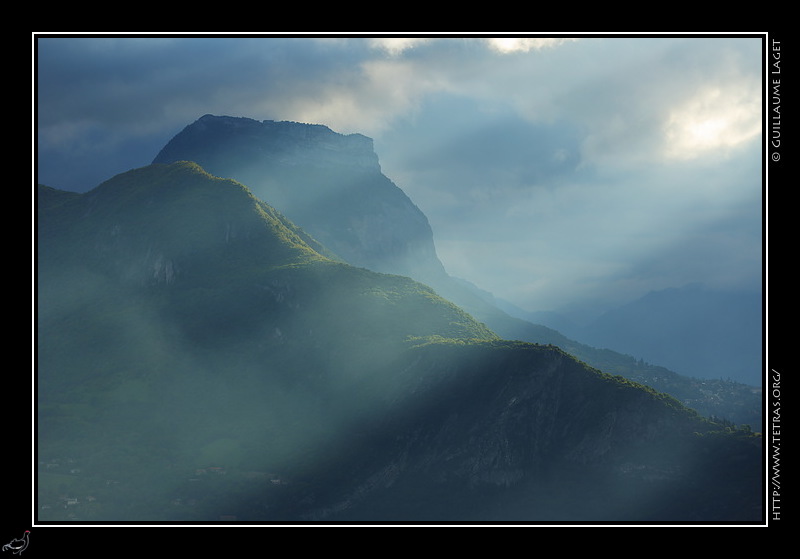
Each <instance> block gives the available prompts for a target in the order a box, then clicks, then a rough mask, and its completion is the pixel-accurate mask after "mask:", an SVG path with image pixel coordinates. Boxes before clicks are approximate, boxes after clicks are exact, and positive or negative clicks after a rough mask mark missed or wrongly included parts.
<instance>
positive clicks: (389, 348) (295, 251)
mask: <svg viewBox="0 0 800 559" xmlns="http://www.w3.org/2000/svg"><path fill="white" fill-rule="evenodd" d="M36 203H37V208H36V211H37V214H36V342H37V343H36V350H37V353H36V363H35V365H36V378H35V383H36V387H35V388H36V397H37V402H36V438H37V440H36V472H35V476H36V503H35V506H36V517H37V520H38V521H40V522H42V523H65V522H66V523H70V522H72V523H93V522H142V523H179V522H208V523H217V522H222V523H224V522H236V523H361V522H400V523H419V522H435V523H457V522H488V523H492V522H524V523H547V522H646V523H658V522H680V523H708V522H727V523H758V522H760V521H761V520H762V519H763V511H762V490H763V477H762V475H763V473H762V457H763V449H762V438H761V434H760V430H761V427H762V425H761V417H762V407H761V402H762V395H761V389H760V387H755V386H750V385H748V384H744V383H740V382H737V381H734V380H731V379H721V378H720V379H708V378H706V379H699V378H695V377H691V376H686V375H682V374H679V373H677V372H675V371H672V370H670V369H669V368H667V367H665V366H664V365H663V364H662V363H648V362H646V361H644V360H642V359H641V358H635V357H633V356H631V355H630V354H628V353H625V351H623V350H619V349H614V348H613V347H612V345H609V346H608V347H606V346H605V345H600V342H599V341H598V342H597V343H598V345H593V344H594V341H595V340H599V339H600V338H599V336H596V337H595V338H593V339H589V338H588V337H587V340H586V341H580V340H578V339H577V338H576V339H573V337H572V336H567V335H565V334H564V333H562V332H560V331H558V330H557V329H555V328H552V327H549V326H545V325H542V324H540V323H537V322H535V321H533V319H530V318H525V317H522V316H521V315H519V314H513V313H509V312H506V310H504V309H503V308H502V306H501V305H498V304H497V302H496V301H493V300H492V299H491V298H487V297H486V296H485V294H483V293H481V292H480V290H478V289H476V288H475V287H474V286H471V285H470V284H469V283H468V282H464V281H460V280H457V279H455V278H453V277H451V276H450V275H449V274H448V273H447V272H446V270H445V268H444V266H443V265H442V263H441V262H440V261H439V259H438V257H437V255H436V249H435V246H434V241H433V235H432V230H431V226H430V225H429V223H428V220H427V218H426V217H425V215H424V214H423V213H422V211H421V210H420V209H419V208H418V207H417V206H416V205H415V204H414V203H413V202H412V201H411V200H410V199H409V198H408V196H406V194H405V193H404V192H403V191H402V190H401V188H399V187H398V186H397V185H395V184H394V183H393V182H392V181H391V180H390V179H389V178H388V177H386V176H385V175H384V174H383V172H382V171H381V167H380V164H379V162H378V157H377V155H376V154H375V152H374V149H373V146H372V141H371V140H370V139H369V138H367V137H366V136H363V135H360V134H350V135H342V134H338V133H336V132H334V131H332V130H330V129H329V128H327V127H326V126H321V125H309V124H302V123H295V122H276V121H263V122H262V121H256V120H252V119H248V118H238V117H221V116H213V115H205V116H203V117H201V118H199V119H198V120H197V121H195V122H193V123H191V124H189V125H188V126H186V128H185V129H184V130H183V131H181V132H180V133H179V134H177V135H176V136H175V137H174V138H173V139H172V140H171V141H170V142H169V143H168V144H167V145H165V146H164V148H163V149H162V150H161V152H160V153H159V154H158V155H157V156H156V157H155V158H154V160H153V162H152V164H150V165H147V166H144V167H141V168H137V169H132V170H130V171H128V172H125V173H121V174H119V175H117V176H114V177H111V178H109V179H108V180H107V181H105V182H103V183H102V184H100V185H99V186H97V187H95V188H93V189H91V190H88V191H87V192H84V193H76V192H70V191H65V190H60V189H58V185H38V186H37V193H36ZM693 293H694V292H692V293H690V295H693ZM637 316H640V315H636V314H635V313H634V312H633V311H630V312H628V314H625V313H620V314H619V316H617V317H614V318H615V319H616V320H618V321H619V322H621V323H622V324H623V325H624V326H625V327H626V328H628V329H629V330H624V329H623V327H622V326H620V327H619V328H617V329H615V330H614V332H623V331H630V330H635V329H636V325H635V324H631V323H630V321H631V320H637V318H636V317H637ZM609 328H610V327H609ZM615 328H616V327H615ZM608 343H609V344H613V343H616V341H614V342H611V341H609V342H608ZM619 343H622V342H619ZM687 347H688V344H687ZM676 351H680V347H678V348H677V349H676Z"/></svg>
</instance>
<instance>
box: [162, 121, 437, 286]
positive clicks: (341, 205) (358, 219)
mask: <svg viewBox="0 0 800 559" xmlns="http://www.w3.org/2000/svg"><path fill="white" fill-rule="evenodd" d="M179 160H189V161H195V162H196V163H198V164H200V165H201V166H202V167H203V168H204V169H205V170H207V171H208V172H210V173H212V174H214V175H217V176H221V177H225V178H233V179H235V180H237V181H239V182H241V183H243V184H245V185H247V186H248V187H249V188H250V189H251V190H252V191H253V193H254V194H255V195H256V196H257V197H259V198H260V199H262V200H264V201H266V202H268V203H269V204H271V205H272V206H274V207H275V208H277V209H278V210H279V211H281V212H282V213H284V214H285V215H287V216H288V217H289V218H290V219H291V220H292V221H293V222H294V223H296V224H297V225H299V226H300V227H302V228H303V229H305V230H306V231H308V232H309V233H310V234H311V235H312V236H313V237H315V238H316V239H317V240H319V241H320V242H321V243H322V244H323V245H325V246H326V247H328V248H329V249H331V250H332V251H333V252H334V253H336V254H337V255H338V256H339V257H340V258H342V259H343V260H345V261H347V262H348V263H350V264H353V265H356V266H360V267H365V268H369V269H372V270H375V271H379V272H386V273H394V274H400V275H407V276H411V277H413V278H415V279H418V280H420V281H430V280H433V279H435V278H440V277H442V276H444V275H445V273H444V268H443V266H442V264H441V262H440V261H439V259H438V257H437V256H436V250H435V248H434V243H433V234H432V231H431V228H430V225H429V223H428V220H427V218H426V217H425V215H424V214H423V213H422V212H421V211H420V210H419V208H417V207H416V206H415V205H414V204H413V203H412V202H411V200H410V199H409V198H408V197H407V196H406V195H405V193H404V192H403V191H402V190H400V189H399V188H398V187H397V186H396V185H395V184H393V183H392V182H391V181H390V180H389V179H388V178H387V177H386V176H385V175H383V174H382V172H381V168H380V164H379V163H378V156H377V155H376V154H375V152H374V149H373V144H372V140H371V139H370V138H367V137H366V136H363V135H361V134H350V135H343V134H338V133H336V132H334V131H332V130H331V129H329V128H327V127H326V126H321V125H312V124H301V123H296V122H275V121H271V120H266V121H257V120H253V119H248V118H234V117H226V116H213V115H205V116H203V117H202V118H200V119H198V120H197V121H196V122H194V123H192V124H190V125H189V126H187V127H186V128H185V129H184V130H183V131H181V132H180V133H179V134H178V135H176V136H175V137H174V138H173V139H172V140H171V141H170V142H169V143H168V144H167V145H166V146H165V147H164V148H163V149H162V151H161V152H160V153H159V154H158V156H157V157H156V158H155V159H154V161H153V162H154V163H171V162H174V161H179Z"/></svg>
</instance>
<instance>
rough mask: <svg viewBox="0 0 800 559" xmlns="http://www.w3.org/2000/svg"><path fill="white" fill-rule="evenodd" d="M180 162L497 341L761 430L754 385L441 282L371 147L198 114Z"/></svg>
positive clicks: (427, 238) (172, 148)
mask: <svg viewBox="0 0 800 559" xmlns="http://www.w3.org/2000/svg"><path fill="white" fill-rule="evenodd" d="M179 160H191V161H195V162H197V163H198V164H200V165H201V166H202V167H203V168H204V169H206V170H207V171H208V172H210V173H212V174H214V175H217V176H222V177H230V178H233V179H235V180H237V181H239V182H241V183H243V184H246V185H247V186H248V187H249V188H250V189H252V191H253V193H254V194H255V195H256V196H257V197H259V198H261V199H263V200H268V201H269V202H270V204H272V205H274V206H275V207H276V208H277V209H278V210H280V211H281V212H282V213H283V214H284V215H286V216H287V217H288V218H289V219H291V220H292V222H294V223H296V224H298V225H299V226H300V227H302V228H303V229H304V230H306V231H308V232H309V233H310V234H311V235H313V236H314V238H316V239H318V240H319V241H320V242H321V243H322V244H323V245H324V246H326V247H328V248H329V249H331V251H332V252H334V253H335V254H337V255H338V256H339V257H341V258H342V259H343V260H344V261H346V262H348V263H350V264H352V265H355V266H363V267H366V268H369V269H371V270H375V271H379V272H388V273H393V274H400V275H406V276H409V277H412V278H414V279H416V280H417V281H420V282H422V283H425V284H426V285H429V286H431V287H432V288H433V289H435V290H436V292H437V293H438V294H439V295H441V296H442V297H444V298H446V299H447V300H449V301H452V302H454V303H455V304H457V305H458V306H459V307H461V308H463V309H464V310H465V311H467V312H468V313H469V314H471V315H472V316H474V317H475V318H477V319H478V320H479V321H481V322H483V323H485V324H486V325H487V326H488V327H490V328H491V329H492V330H493V331H494V332H495V333H497V334H498V335H499V336H501V337H503V338H506V339H515V340H522V341H528V342H535V343H541V344H554V345H557V346H559V347H561V348H562V349H564V350H566V351H567V352H569V353H570V354H572V355H574V356H576V357H578V358H579V359H581V360H582V361H585V362H586V363H588V364H589V365H591V366H593V367H596V368H599V369H601V370H603V371H606V372H609V373H613V374H620V375H624V376H626V377H627V378H630V379H632V380H635V381H637V382H641V383H644V384H647V385H649V386H652V387H653V388H656V389H657V390H659V391H665V392H668V393H670V394H673V395H674V396H675V397H677V398H679V399H681V400H682V401H683V402H685V403H687V404H691V405H692V406H693V407H694V408H695V409H697V410H698V411H699V412H700V413H702V414H703V415H707V416H715V417H724V418H727V419H728V420H730V421H733V422H734V423H737V424H747V425H750V426H752V427H753V428H755V429H760V428H761V415H762V411H761V393H760V390H758V389H757V388H755V387H753V386H749V385H743V384H740V383H737V382H731V381H730V380H729V379H728V377H723V378H721V379H715V380H711V381H706V379H703V380H700V379H696V378H692V377H691V376H684V375H678V374H676V373H675V372H673V371H671V370H668V367H666V368H665V363H663V362H660V361H659V360H658V359H655V358H654V359H646V360H645V361H647V363H645V362H642V360H641V356H639V355H638V354H637V355H636V356H635V358H634V357H633V356H631V355H628V350H626V349H624V348H627V347H630V346H627V345H619V346H618V345H615V343H613V342H617V341H619V340H618V338H616V339H613V340H606V339H605V338H603V337H598V336H592V337H591V339H592V340H596V344H593V343H585V342H582V341H576V339H575V338H574V337H568V336H565V335H564V334H563V333H561V332H560V331H558V330H557V329H553V328H549V327H547V326H544V325H543V324H541V323H538V322H536V321H531V320H527V319H524V318H520V317H519V316H512V315H511V314H509V313H508V312H506V310H504V307H503V305H501V304H498V302H497V301H495V300H494V298H493V297H492V296H491V294H488V293H486V292H483V291H481V290H480V289H478V288H476V287H475V286H474V285H471V284H469V282H465V281H463V280H459V279H455V278H452V277H451V276H449V275H448V274H447V273H446V271H445V269H444V266H443V265H442V263H441V262H440V261H439V259H438V257H437V255H436V250H435V246H434V241H433V233H432V231H431V228H430V226H429V224H428V220H427V218H426V217H425V215H424V214H423V213H422V212H421V211H420V210H419V208H417V207H416V206H415V205H414V204H413V203H412V201H411V200H410V199H409V198H408V197H407V196H406V195H405V193H403V191H402V190H401V189H400V188H398V187H397V186H396V185H395V184H394V183H392V182H391V180H389V179H388V178H387V177H386V176H385V175H383V173H382V172H381V168H380V164H379V161H378V156H377V155H376V154H375V152H374V150H373V146H372V140H371V139H369V138H367V137H365V136H363V135H360V134H351V135H342V134H338V133H336V132H334V131H332V130H330V129H329V128H328V127H326V126H321V125H311V124H303V123H297V122H276V121H263V122H262V121H257V120H253V119H249V118H238V117H227V116H214V115H205V116H203V117H201V118H200V119H198V120H197V121H195V122H193V123H191V124H189V125H188V126H186V128H184V129H183V130H182V131H181V132H180V133H178V134H177V135H176V136H175V137H174V138H173V139H172V140H170V141H169V142H168V143H167V145H166V146H164V148H163V149H162V150H161V152H160V153H159V154H158V155H157V157H156V158H155V159H154V163H170V162H174V161H179ZM632 328H634V329H635V328H636V327H635V326H632ZM595 333H596V332H595ZM578 339H581V340H583V338H578ZM698 339H702V337H699V338H698ZM606 342H608V343H606ZM598 348H603V349H598ZM605 348H609V349H605ZM615 350H617V351H615ZM620 351H622V352H621V353H620ZM731 378H732V379H737V380H738V377H733V376H731Z"/></svg>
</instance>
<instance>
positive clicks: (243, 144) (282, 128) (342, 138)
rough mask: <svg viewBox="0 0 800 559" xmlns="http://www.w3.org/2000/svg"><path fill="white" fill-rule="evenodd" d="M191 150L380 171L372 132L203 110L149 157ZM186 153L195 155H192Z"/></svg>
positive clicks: (165, 158)
mask: <svg viewBox="0 0 800 559" xmlns="http://www.w3.org/2000/svg"><path fill="white" fill-rule="evenodd" d="M195 150H197V151H198V152H199V153H200V154H202V155H204V156H205V157H211V158H212V160H213V159H214V153H216V154H218V155H219V156H220V158H221V157H223V156H224V157H231V156H233V155H234V153H233V152H234V151H235V150H244V151H243V152H242V153H240V154H239V155H240V157H242V158H244V157H249V158H257V159H272V160H274V161H275V162H276V163H283V164H288V165H312V166H315V167H328V166H342V165H344V166H352V167H355V168H362V169H365V170H377V171H380V165H379V163H378V156H377V155H376V154H375V151H374V147H373V141H372V138H369V137H367V136H364V135H363V134H340V133H338V132H334V131H333V130H331V129H330V128H328V127H327V126H325V125H322V124H305V123H301V122H293V121H276V120H261V121H259V120H255V119H252V118H246V117H234V116H216V115H211V114H206V115H203V116H202V117H200V118H199V119H197V120H196V121H195V122H193V123H192V124H189V125H188V126H186V127H185V128H184V129H183V130H182V131H181V132H180V133H179V134H177V135H176V136H175V137H174V138H173V139H172V140H170V142H169V143H167V145H166V146H164V148H163V149H162V150H161V152H160V153H159V154H158V155H157V156H156V158H155V159H154V160H153V163H167V162H171V161H175V160H176V159H180V158H184V157H183V156H182V155H180V154H182V153H185V152H186V151H192V152H194V151H195ZM201 158H202V157H201ZM189 159H192V160H197V159H198V157H191V158H189ZM199 163H200V164H201V165H203V167H204V168H209V166H210V167H212V168H213V167H214V165H213V164H212V165H209V161H208V160H202V161H199ZM220 163H221V162H220ZM212 172H213V171H212Z"/></svg>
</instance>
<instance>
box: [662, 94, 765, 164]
mask: <svg viewBox="0 0 800 559" xmlns="http://www.w3.org/2000/svg"><path fill="white" fill-rule="evenodd" d="M760 132H761V111H760V105H759V100H758V97H757V96H754V97H747V96H744V95H739V96H735V95H724V94H723V92H722V91H720V90H719V89H707V90H704V91H702V92H701V93H700V94H698V95H697V96H695V97H694V98H692V99H691V100H689V102H688V103H686V104H684V105H683V106H681V107H679V108H677V109H676V110H674V111H672V112H671V113H670V115H669V117H668V119H667V122H666V126H665V139H666V142H667V146H666V154H667V156H668V157H670V158H675V159H693V158H696V157H701V156H704V155H707V154H708V153H709V152H711V151H716V152H724V151H725V150H727V149H730V148H734V147H736V146H738V145H740V144H742V143H744V142H747V141H749V140H751V139H753V138H755V137H756V136H758V134H759V133H760Z"/></svg>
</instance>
